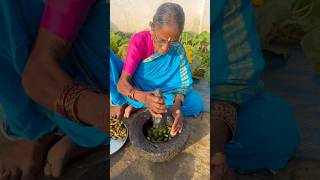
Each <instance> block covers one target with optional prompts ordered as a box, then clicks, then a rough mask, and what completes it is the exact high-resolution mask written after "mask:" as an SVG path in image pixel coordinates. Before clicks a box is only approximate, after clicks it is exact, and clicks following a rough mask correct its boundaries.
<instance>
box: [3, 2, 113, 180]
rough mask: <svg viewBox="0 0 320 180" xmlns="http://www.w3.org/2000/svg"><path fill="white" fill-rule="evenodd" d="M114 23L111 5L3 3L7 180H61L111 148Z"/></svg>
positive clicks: (99, 3) (88, 3)
mask: <svg viewBox="0 0 320 180" xmlns="http://www.w3.org/2000/svg"><path fill="white" fill-rule="evenodd" d="M107 18H108V8H107V3H106V1H104V0H99V1H97V0H86V1H82V0H61V1H57V0H46V1H43V0H34V1H20V0H9V1H8V0H0V27H1V28H0V82H1V83H0V106H1V107H2V108H3V110H4V112H5V119H4V121H2V122H1V124H0V126H1V129H2V132H3V134H4V135H5V136H6V137H7V138H8V139H10V140H14V143H13V145H12V146H11V147H10V148H8V150H7V151H5V152H3V153H2V154H1V156H0V179H1V180H2V179H4V180H7V179H22V180H33V179H36V177H37V175H38V174H39V173H40V172H41V171H43V172H44V174H45V175H47V176H53V177H59V176H60V175H61V173H62V172H63V169H64V167H65V165H66V164H67V163H68V162H69V161H70V159H72V158H74V157H78V156H83V155H84V154H85V153H89V152H92V150H94V149H96V148H97V147H98V146H100V145H103V144H108V143H109V137H108V134H107V132H106V130H107V127H108V124H107V123H108V122H109V121H106V114H108V111H109V108H108V107H109V106H108V105H109V104H108V99H107V93H106V91H107V79H106V74H107V68H108V67H107V57H108V49H107V47H108V45H109V44H108V42H107V36H108V29H107V27H108V26H107ZM102 37H105V38H102Z"/></svg>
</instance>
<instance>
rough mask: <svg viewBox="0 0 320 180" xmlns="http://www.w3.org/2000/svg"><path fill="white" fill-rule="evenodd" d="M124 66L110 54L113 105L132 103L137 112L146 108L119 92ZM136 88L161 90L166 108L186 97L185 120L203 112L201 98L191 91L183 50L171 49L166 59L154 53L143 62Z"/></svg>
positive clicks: (183, 111) (188, 66) (135, 83)
mask: <svg viewBox="0 0 320 180" xmlns="http://www.w3.org/2000/svg"><path fill="white" fill-rule="evenodd" d="M122 67H123V62H122V61H121V59H119V58H118V57H117V56H116V55H115V54H114V53H113V52H112V51H111V52H110V97H111V103H112V104H113V105H117V106H119V105H122V104H124V103H129V104H131V105H132V106H134V107H135V108H143V107H145V105H144V104H142V103H140V102H138V101H134V100H132V99H130V98H127V97H124V96H123V95H121V94H120V93H119V92H118V90H117V88H116V87H117V83H118V81H119V77H120V75H121V71H122ZM132 83H133V85H134V86H135V87H137V88H139V89H141V90H143V91H154V90H155V89H157V88H159V89H161V90H162V92H163V95H164V97H165V104H166V105H167V106H168V107H169V108H170V107H171V106H172V105H173V100H174V95H175V94H177V93H181V94H185V102H184V104H183V106H182V107H181V111H182V113H183V115H185V116H197V115H199V114H200V113H201V111H202V109H203V100H202V98H201V96H200V94H199V93H198V92H196V91H194V90H192V76H191V72H190V65H189V63H188V61H187V59H186V55H185V51H184V49H183V47H182V45H181V46H179V47H178V46H177V47H174V48H172V49H171V51H169V52H168V53H167V54H166V55H162V56H160V55H159V54H157V53H155V54H153V55H152V56H150V57H149V58H147V59H145V60H144V61H142V62H141V63H140V64H139V66H138V68H137V70H136V72H135V74H134V75H133V78H132Z"/></svg>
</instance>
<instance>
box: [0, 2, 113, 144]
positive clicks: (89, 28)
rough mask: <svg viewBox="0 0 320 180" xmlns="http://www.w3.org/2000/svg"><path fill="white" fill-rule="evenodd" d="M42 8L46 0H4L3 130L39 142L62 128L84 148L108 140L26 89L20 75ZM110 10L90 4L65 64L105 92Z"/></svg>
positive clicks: (0, 22) (0, 31)
mask: <svg viewBox="0 0 320 180" xmlns="http://www.w3.org/2000/svg"><path fill="white" fill-rule="evenodd" d="M43 10H44V1H43V0H34V1H21V0H10V1H7V0H0V27H1V28H0V82H1V84H0V105H1V106H2V107H3V109H4V111H5V120H4V122H3V123H2V124H4V125H5V127H4V130H5V133H6V134H7V135H8V136H17V137H22V138H24V139H29V140H36V139H39V138H41V137H42V136H43V135H46V134H49V133H53V132H57V131H60V132H62V133H64V134H66V135H68V136H69V137H70V138H71V139H72V140H73V141H74V142H75V143H77V144H78V145H80V146H83V147H96V146H98V145H100V144H102V143H108V141H109V137H108V135H107V134H106V133H103V132H101V131H99V130H98V129H97V128H94V127H89V126H83V125H79V124H77V123H74V122H72V121H70V120H68V119H65V118H64V117H62V116H60V115H58V114H56V113H53V112H49V111H48V110H47V109H46V108H44V107H42V106H41V105H39V104H37V103H36V102H34V101H33V100H32V99H30V98H29V97H28V96H27V95H26V93H25V92H24V89H23V87H22V85H21V74H22V72H23V69H24V66H25V64H26V61H27V58H28V54H29V52H30V49H31V47H32V43H33V42H34V41H35V38H36V33H37V31H38V30H39V24H40V19H41V17H42V13H43ZM107 11H108V8H107V4H106V2H105V1H99V2H97V3H96V4H95V5H94V6H93V7H92V8H91V10H90V13H89V15H88V17H87V19H86V22H85V23H84V24H83V26H82V27H81V29H80V31H79V33H78V36H77V38H76V39H75V40H74V41H73V44H72V48H71V51H70V53H69V54H68V55H67V57H66V60H65V63H64V65H63V66H64V69H65V71H66V72H67V73H68V74H69V75H70V76H71V77H72V78H74V79H76V80H79V81H81V82H83V83H84V84H87V85H90V86H93V87H96V88H98V89H100V90H103V91H105V92H106V90H107V83H106V79H105V78H106V74H107V61H106V59H107V46H108V42H107V37H108V29H107V23H106V22H107V18H108V12H107ZM101 37H105V38H101Z"/></svg>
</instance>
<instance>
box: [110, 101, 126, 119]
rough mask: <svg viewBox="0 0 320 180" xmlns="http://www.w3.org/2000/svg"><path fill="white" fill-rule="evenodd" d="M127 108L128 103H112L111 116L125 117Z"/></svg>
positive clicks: (113, 117)
mask: <svg viewBox="0 0 320 180" xmlns="http://www.w3.org/2000/svg"><path fill="white" fill-rule="evenodd" d="M125 108H126V105H122V106H112V105H110V118H112V119H118V120H121V119H122V117H123V112H124V110H125Z"/></svg>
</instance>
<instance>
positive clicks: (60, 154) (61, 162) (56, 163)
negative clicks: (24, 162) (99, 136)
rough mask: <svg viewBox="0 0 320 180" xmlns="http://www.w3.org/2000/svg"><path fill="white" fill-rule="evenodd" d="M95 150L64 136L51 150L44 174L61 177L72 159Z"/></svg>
mask: <svg viewBox="0 0 320 180" xmlns="http://www.w3.org/2000/svg"><path fill="white" fill-rule="evenodd" d="M93 150H95V148H83V147H80V146H78V145H76V144H75V143H73V142H72V140H71V139H70V138H69V137H67V136H64V137H63V138H62V139H61V140H60V141H58V142H57V143H56V144H55V145H54V146H52V148H51V149H50V150H49V152H48V156H47V162H46V165H45V167H44V174H45V175H46V176H52V177H56V178H57V177H60V176H61V174H62V172H63V168H64V167H65V165H66V164H67V163H68V162H69V161H70V160H72V159H74V158H76V157H80V156H82V155H84V154H87V153H89V152H92V151H93Z"/></svg>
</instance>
